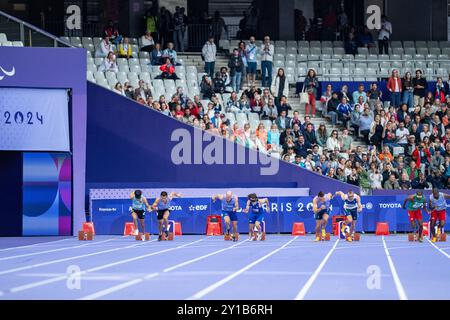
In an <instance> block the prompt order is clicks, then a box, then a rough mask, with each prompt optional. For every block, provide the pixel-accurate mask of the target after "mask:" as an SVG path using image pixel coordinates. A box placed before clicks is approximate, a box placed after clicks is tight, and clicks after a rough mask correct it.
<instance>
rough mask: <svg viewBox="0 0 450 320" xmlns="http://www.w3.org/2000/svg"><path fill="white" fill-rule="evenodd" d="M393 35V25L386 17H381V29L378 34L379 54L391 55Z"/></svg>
mask: <svg viewBox="0 0 450 320" xmlns="http://www.w3.org/2000/svg"><path fill="white" fill-rule="evenodd" d="M391 35H392V24H391V23H390V22H389V20H388V17H387V16H386V15H382V16H381V28H380V31H379V32H378V49H379V54H383V52H384V54H389V39H390V37H391Z"/></svg>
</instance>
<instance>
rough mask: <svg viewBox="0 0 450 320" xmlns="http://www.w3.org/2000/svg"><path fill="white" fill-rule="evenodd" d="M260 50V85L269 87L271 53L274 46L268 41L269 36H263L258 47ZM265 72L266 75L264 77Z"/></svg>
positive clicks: (271, 62)
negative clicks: (261, 42) (262, 41)
mask: <svg viewBox="0 0 450 320" xmlns="http://www.w3.org/2000/svg"><path fill="white" fill-rule="evenodd" d="M260 52H261V55H262V56H261V80H262V81H261V86H262V87H269V86H270V85H271V84H272V69H273V55H274V53H275V48H274V46H273V44H271V43H270V37H269V36H265V37H264V43H263V44H262V45H261V48H260ZM266 74H267V77H266Z"/></svg>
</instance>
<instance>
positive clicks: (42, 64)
mask: <svg viewBox="0 0 450 320" xmlns="http://www.w3.org/2000/svg"><path fill="white" fill-rule="evenodd" d="M0 57H1V60H0V66H1V67H2V68H3V69H4V70H8V71H10V70H12V69H13V68H14V70H15V73H14V75H12V76H4V77H2V79H1V81H0V86H1V87H19V88H65V89H72V114H71V126H72V157H73V158H72V159H73V230H78V229H79V228H80V227H81V225H82V223H83V222H84V221H85V214H84V212H85V211H84V210H85V209H84V197H85V164H86V163H85V161H86V50H85V49H75V48H70V49H69V48H17V47H0ZM0 76H3V74H0ZM18 196H19V195H18Z"/></svg>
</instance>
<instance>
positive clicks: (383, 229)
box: [375, 222, 389, 236]
mask: <svg viewBox="0 0 450 320" xmlns="http://www.w3.org/2000/svg"><path fill="white" fill-rule="evenodd" d="M375 235H377V236H388V235H389V225H388V224H387V222H377V228H376V230H375Z"/></svg>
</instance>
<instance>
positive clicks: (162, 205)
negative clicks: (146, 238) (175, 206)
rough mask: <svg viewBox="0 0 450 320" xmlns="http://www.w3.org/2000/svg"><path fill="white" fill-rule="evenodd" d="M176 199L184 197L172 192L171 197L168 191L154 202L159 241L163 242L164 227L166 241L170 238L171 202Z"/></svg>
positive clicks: (153, 207) (162, 193)
mask: <svg viewBox="0 0 450 320" xmlns="http://www.w3.org/2000/svg"><path fill="white" fill-rule="evenodd" d="M174 197H178V198H180V197H182V195H181V194H180V193H177V192H172V193H171V194H170V195H168V194H167V192H166V191H163V192H161V195H160V197H159V198H156V199H155V202H153V205H152V209H153V210H156V213H157V219H158V241H161V240H162V233H163V225H164V233H165V236H166V240H167V238H168V237H169V215H170V207H171V202H172V199H173V198H174Z"/></svg>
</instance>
